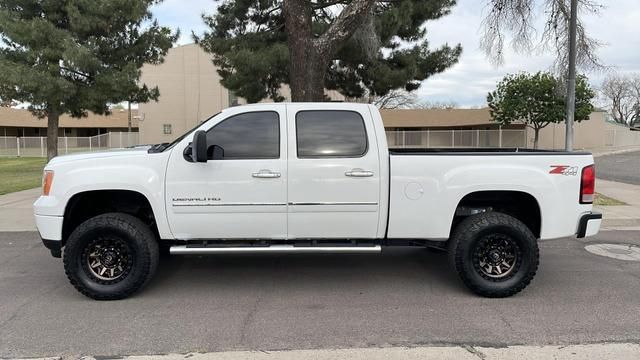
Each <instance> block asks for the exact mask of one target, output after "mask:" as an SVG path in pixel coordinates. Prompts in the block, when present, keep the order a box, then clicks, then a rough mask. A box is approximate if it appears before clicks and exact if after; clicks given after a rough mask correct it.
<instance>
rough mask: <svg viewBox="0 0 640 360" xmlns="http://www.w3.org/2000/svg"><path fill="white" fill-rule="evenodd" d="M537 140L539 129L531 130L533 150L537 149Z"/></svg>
mask: <svg viewBox="0 0 640 360" xmlns="http://www.w3.org/2000/svg"><path fill="white" fill-rule="evenodd" d="M539 138H540V129H539V128H535V129H533V148H534V149H537V148H538V139H539Z"/></svg>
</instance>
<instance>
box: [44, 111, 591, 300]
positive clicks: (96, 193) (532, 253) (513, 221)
mask: <svg viewBox="0 0 640 360" xmlns="http://www.w3.org/2000/svg"><path fill="white" fill-rule="evenodd" d="M594 175H595V174H594V167H593V158H592V156H591V154H589V153H578V152H571V153H568V152H554V151H533V150H526V149H402V150H389V149H388V148H387V141H386V136H385V130H384V127H383V124H382V119H381V117H380V114H379V112H378V111H377V109H376V108H375V107H373V106H371V105H364V104H347V103H343V104H340V103H289V104H284V103H279V104H257V105H247V106H239V107H233V108H229V109H226V110H224V111H222V112H221V113H219V114H217V115H214V116H213V117H211V118H210V119H208V120H207V121H205V122H203V123H201V124H199V125H198V126H197V128H195V129H193V130H192V131H190V132H188V133H187V134H185V135H184V136H182V137H180V138H179V139H177V140H175V141H174V142H172V143H171V144H160V145H155V146H152V147H151V148H148V147H147V148H143V149H126V150H120V151H107V152H100V153H86V154H74V155H67V156H60V157H56V158H54V159H53V160H51V161H50V162H49V163H48V164H47V166H46V167H45V170H44V179H43V187H44V189H43V190H44V192H43V195H42V196H41V197H40V198H39V199H38V200H37V201H36V202H35V204H34V210H35V218H36V222H37V226H38V230H39V232H40V236H41V237H42V239H43V242H44V245H45V246H46V247H47V248H48V249H50V250H51V253H52V255H53V256H54V257H61V256H62V253H63V252H64V256H63V259H64V268H65V272H66V274H67V276H68V278H69V280H70V282H71V284H73V286H75V287H76V288H77V289H78V290H79V291H80V292H81V293H83V294H85V295H86V296H89V297H91V298H94V299H120V298H124V297H127V296H129V295H131V294H132V293H134V292H135V291H136V290H139V289H140V288H142V287H143V286H144V285H145V284H146V283H147V282H148V281H149V280H150V279H151V277H152V276H153V274H154V272H155V270H156V268H157V266H158V262H159V257H160V254H161V253H163V252H164V253H167V254H172V255H173V254H176V255H178V254H196V255H206V254H229V253H236V254H237V253H277V254H282V253H374V252H380V251H381V249H382V248H384V247H389V246H416V247H439V248H442V249H446V250H447V251H448V254H449V257H450V260H451V264H452V266H453V268H454V269H455V270H456V271H457V272H458V274H459V276H460V277H461V279H462V281H463V282H464V284H466V285H467V287H469V288H470V289H471V290H472V291H473V292H475V293H477V294H479V295H482V296H487V297H506V296H510V295H513V294H515V293H517V292H519V291H520V290H522V289H523V288H525V287H526V286H527V285H528V284H529V282H530V281H531V280H532V278H533V277H534V275H535V273H536V270H537V267H538V245H537V241H538V239H554V238H561V237H567V236H577V237H579V238H580V237H585V236H591V235H594V234H596V233H597V232H598V230H599V228H600V223H601V218H602V216H601V214H598V213H595V212H593V211H592V201H593V197H594V182H595V178H594Z"/></svg>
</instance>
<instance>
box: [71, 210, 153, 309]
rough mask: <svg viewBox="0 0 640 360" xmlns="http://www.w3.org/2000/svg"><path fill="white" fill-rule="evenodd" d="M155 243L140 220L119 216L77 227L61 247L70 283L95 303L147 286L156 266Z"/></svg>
mask: <svg viewBox="0 0 640 360" xmlns="http://www.w3.org/2000/svg"><path fill="white" fill-rule="evenodd" d="M158 257H159V250H158V243H157V241H156V239H155V236H154V235H153V232H152V231H151V229H149V227H148V226H147V225H146V224H144V223H143V222H142V221H141V220H140V219H138V218H136V217H133V216H131V215H127V214H122V213H110V214H104V215H99V216H96V217H94V218H91V219H89V220H87V221H85V222H84V223H82V224H80V226H78V227H77V228H76V229H75V230H74V231H73V233H72V234H71V236H70V237H69V239H68V241H67V243H66V246H65V248H64V268H65V273H66V274H67V277H68V278H69V281H70V282H71V284H72V285H73V286H74V287H75V288H76V289H77V290H78V291H80V292H81V293H82V294H84V295H86V296H88V297H90V298H92V299H96V300H116V299H122V298H125V297H127V296H129V295H131V294H133V293H134V292H135V291H137V290H139V289H140V288H142V287H143V286H144V285H146V283H147V282H149V280H151V277H152V276H153V274H154V273H155V271H156V268H157V267H158Z"/></svg>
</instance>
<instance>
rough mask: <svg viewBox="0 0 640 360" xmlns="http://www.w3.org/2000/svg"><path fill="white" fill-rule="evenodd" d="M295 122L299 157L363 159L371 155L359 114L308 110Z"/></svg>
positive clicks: (298, 116)
mask: <svg viewBox="0 0 640 360" xmlns="http://www.w3.org/2000/svg"><path fill="white" fill-rule="evenodd" d="M295 120H296V144H297V156H298V158H301V159H304V158H322V157H362V156H364V155H365V154H366V153H367V149H368V141H367V131H366V128H365V123H364V119H363V118H362V116H361V115H360V114H359V113H357V112H354V111H345V110H304V111H300V112H298V113H297V114H296V119H295Z"/></svg>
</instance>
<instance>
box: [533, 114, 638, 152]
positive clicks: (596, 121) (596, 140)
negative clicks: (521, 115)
mask: <svg viewBox="0 0 640 360" xmlns="http://www.w3.org/2000/svg"><path fill="white" fill-rule="evenodd" d="M606 120H607V113H605V112H593V113H591V115H590V116H589V120H585V121H581V122H579V123H575V124H574V127H573V132H574V137H573V139H574V144H573V147H574V149H599V148H604V147H607V146H613V145H614V144H609V143H607V142H608V141H607V138H608V137H610V135H609V134H610V133H612V132H613V131H614V130H615V131H622V132H627V131H628V128H625V127H623V126H621V125H617V124H613V123H610V122H608V121H606ZM564 134H565V124H564V123H559V124H551V125H549V126H547V127H546V128H544V129H542V130H540V141H539V147H540V148H541V149H564V141H565V136H564ZM533 137H534V132H533V130H532V129H528V132H527V138H528V143H527V146H528V147H533Z"/></svg>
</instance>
